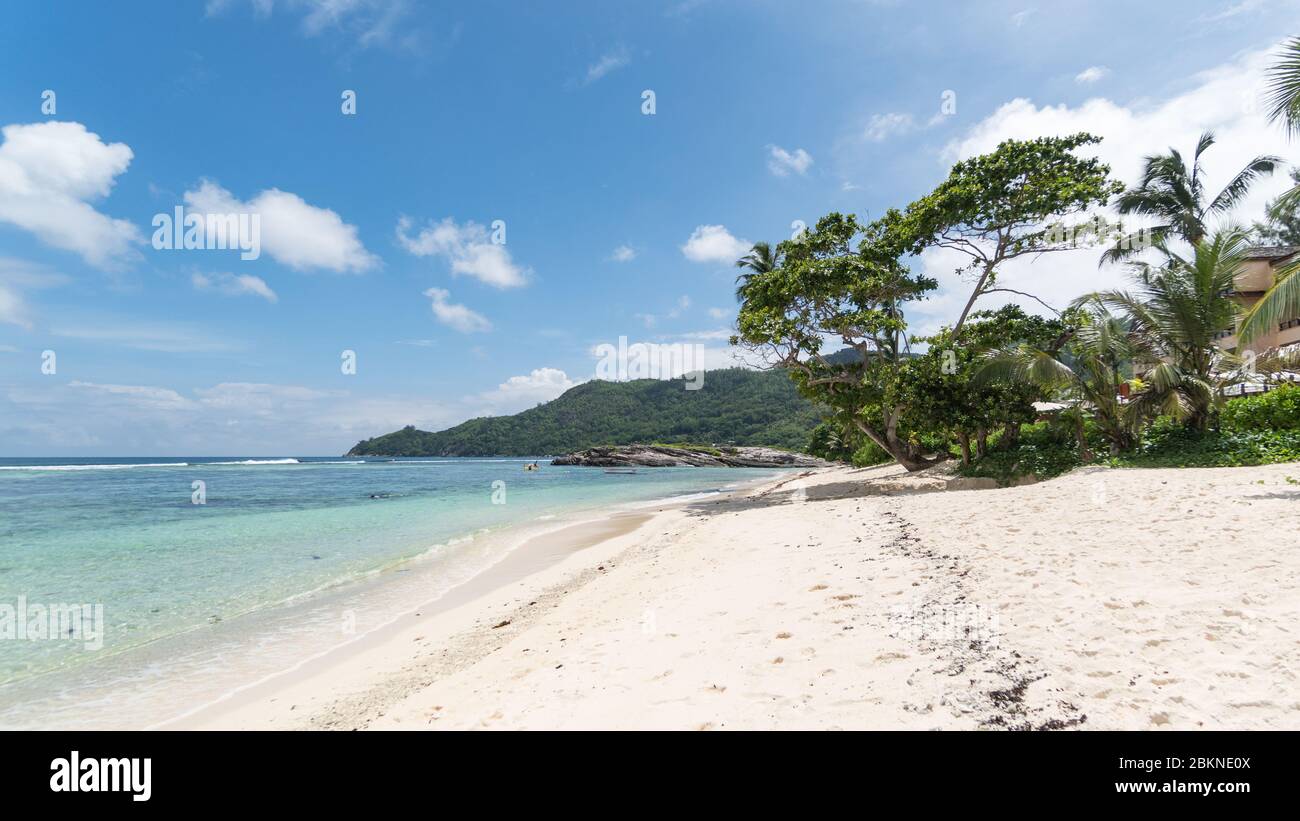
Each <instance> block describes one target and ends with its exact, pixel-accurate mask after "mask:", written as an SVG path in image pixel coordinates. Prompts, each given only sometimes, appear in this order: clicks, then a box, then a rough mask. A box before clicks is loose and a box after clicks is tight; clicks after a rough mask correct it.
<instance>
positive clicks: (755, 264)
mask: <svg viewBox="0 0 1300 821" xmlns="http://www.w3.org/2000/svg"><path fill="white" fill-rule="evenodd" d="M780 265H781V252H780V250H778V249H777V248H776V247H774V246H772V245H769V244H768V243H766V242H756V243H754V246H753V247H752V248H750V249H749V253H748V254H745V255H744V256H743V257H741V258H740V259H738V260H736V267H737V268H747V269H748V273H744V274H741V275H740V276H738V277H736V283H737V285H736V298H737V299H739V300H740V301H741V302H744V301H745V286H747V285H748V284H749V281H750V280H751V279H752V278H753V277H754V276H756V275H758V274H766V273H768V272H769V271H774V270H776V268H777V267H779V266H780Z"/></svg>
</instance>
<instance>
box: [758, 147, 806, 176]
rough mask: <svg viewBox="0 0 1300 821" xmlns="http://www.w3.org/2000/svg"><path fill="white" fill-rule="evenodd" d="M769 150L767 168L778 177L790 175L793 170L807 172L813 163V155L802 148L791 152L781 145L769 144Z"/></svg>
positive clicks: (799, 172)
mask: <svg viewBox="0 0 1300 821" xmlns="http://www.w3.org/2000/svg"><path fill="white" fill-rule="evenodd" d="M767 150H768V158H767V170H768V171H771V172H772V173H773V174H775V175H776V176H778V177H786V176H789V174H790V172H791V171H793V172H795V173H796V174H806V173H807V172H808V168H809V167H810V166H811V165H812V164H813V158H812V155H811V154H809V153H808V152H807V151H804V150H803V149H802V148H796V149H795V150H794V151H793V152H790V151H786V150H785V149H784V148H782V147H781V146H779V145H769V146H768V147H767Z"/></svg>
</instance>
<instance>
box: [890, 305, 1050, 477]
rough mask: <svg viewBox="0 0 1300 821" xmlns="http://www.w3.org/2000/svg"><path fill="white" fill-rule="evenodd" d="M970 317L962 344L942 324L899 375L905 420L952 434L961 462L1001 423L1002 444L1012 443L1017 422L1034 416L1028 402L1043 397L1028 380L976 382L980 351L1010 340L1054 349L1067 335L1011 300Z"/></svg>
mask: <svg viewBox="0 0 1300 821" xmlns="http://www.w3.org/2000/svg"><path fill="white" fill-rule="evenodd" d="M970 318H971V322H970V323H968V324H967V326H966V332H965V334H963V336H962V340H961V344H956V343H955V342H954V340H953V338H952V333H951V331H949V330H948V329H946V328H945V329H944V330H943V331H941V332H940V333H938V334H936V335H934V336H931V337H927V338H925V339H922V340H920V341H923V342H926V343H928V344H929V346H930V347H929V350H928V351H927V352H926V353H925V354H924V355H923V356H920V357H917V358H915V359H912V360H910V361H909V362H907V363H905V366H904V376H903V380H902V381H903V384H904V385H905V386H906V389H907V392H906V396H907V400H908V414H909V416H908V418H909V421H910V422H911V423H912V425H913V426H914V427H916V428H918V429H921V430H928V431H932V432H935V433H941V434H942V435H944V436H947V437H950V438H954V439H956V441H957V443H958V445H959V447H960V449H961V455H962V464H970V461H971V457H972V445H973V448H974V455H976V456H978V457H983V456H985V455H986V454H987V452H988V437H989V434H990V433H992V432H993V431H994V430H996V429H998V428H1002V429H1003V436H1002V447H1003V448H1004V449H1010V448H1013V447H1015V446H1016V443H1017V441H1018V439H1019V433H1020V426H1021V425H1022V424H1024V423H1027V422H1032V421H1033V420H1034V418H1035V416H1036V414H1035V411H1034V406H1033V403H1034V402H1036V401H1041V400H1043V399H1044V398H1046V397H1045V396H1044V391H1043V389H1042V388H1040V387H1039V386H1037V385H1034V384H1031V383H1027V382H1011V381H1004V382H984V383H977V382H976V381H975V379H974V377H975V375H976V373H977V372H978V371H979V369H980V367H981V366H982V364H983V357H984V354H985V353H986V352H987V351H989V350H991V349H994V348H997V347H999V346H1005V345H1010V344H1014V343H1023V344H1028V345H1032V346H1034V347H1036V348H1047V349H1050V350H1055V349H1056V348H1059V347H1060V345H1061V344H1062V343H1063V342H1064V341H1065V339H1066V326H1065V323H1063V322H1062V321H1060V320H1057V319H1051V320H1049V319H1044V318H1043V317H1039V316H1030V315H1027V314H1026V313H1025V312H1024V310H1023V309H1022V308H1020V307H1019V306H1016V305H1007V306H1004V307H1002V308H1000V309H998V310H997V311H978V312H976V313H974V314H971V317H970Z"/></svg>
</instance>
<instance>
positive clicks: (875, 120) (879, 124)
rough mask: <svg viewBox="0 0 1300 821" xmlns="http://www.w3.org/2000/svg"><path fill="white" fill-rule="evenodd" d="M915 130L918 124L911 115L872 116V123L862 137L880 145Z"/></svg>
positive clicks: (892, 113)
mask: <svg viewBox="0 0 1300 821" xmlns="http://www.w3.org/2000/svg"><path fill="white" fill-rule="evenodd" d="M915 128H916V122H915V121H914V120H913V119H912V115H911V114H901V113H899V112H890V113H888V114H872V115H871V121H870V122H869V123H867V127H866V130H864V131H863V132H862V136H863V137H864V138H865V139H867V140H869V141H871V142H873V143H879V142H884V141H885V140H887V139H889V138H890V137H896V136H898V135H900V134H906V133H908V132H909V131H912V130H913V129H915Z"/></svg>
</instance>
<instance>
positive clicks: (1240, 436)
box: [1110, 397, 1300, 468]
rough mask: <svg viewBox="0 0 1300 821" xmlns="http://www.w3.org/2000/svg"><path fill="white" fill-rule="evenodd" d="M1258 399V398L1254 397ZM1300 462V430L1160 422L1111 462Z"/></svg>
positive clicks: (1192, 464) (1165, 464) (1229, 464)
mask: <svg viewBox="0 0 1300 821" xmlns="http://www.w3.org/2000/svg"><path fill="white" fill-rule="evenodd" d="M1251 398H1255V397H1251ZM1293 461H1300V429H1297V430H1269V429H1267V428H1259V429H1253V430H1226V429H1225V430H1222V431H1206V432H1204V433H1201V432H1198V431H1194V430H1189V429H1187V428H1185V427H1182V426H1181V425H1178V424H1177V423H1175V422H1172V421H1171V420H1167V419H1163V418H1162V419H1157V420H1156V421H1155V423H1154V424H1152V425H1151V427H1150V428H1148V429H1147V432H1146V434H1145V435H1144V436H1143V438H1142V442H1141V444H1139V445H1138V446H1137V447H1136V448H1135V449H1134V450H1133V451H1132V452H1130V453H1125V454H1122V455H1120V456H1118V457H1116V458H1114V459H1111V460H1110V463H1111V464H1112V465H1115V466H1117V467H1124V466H1128V467H1173V468H1183V467H1235V466H1238V465H1268V464H1274V463H1277V462H1293Z"/></svg>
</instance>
